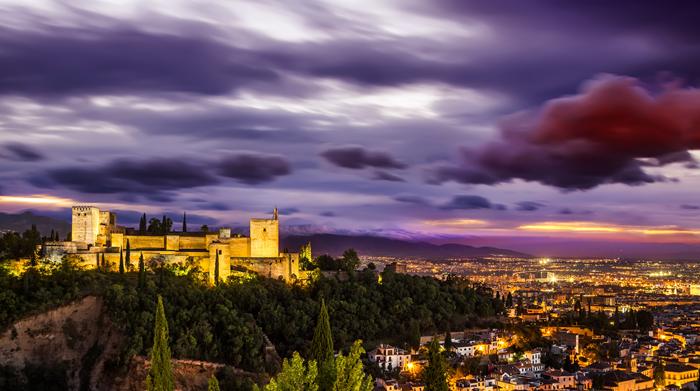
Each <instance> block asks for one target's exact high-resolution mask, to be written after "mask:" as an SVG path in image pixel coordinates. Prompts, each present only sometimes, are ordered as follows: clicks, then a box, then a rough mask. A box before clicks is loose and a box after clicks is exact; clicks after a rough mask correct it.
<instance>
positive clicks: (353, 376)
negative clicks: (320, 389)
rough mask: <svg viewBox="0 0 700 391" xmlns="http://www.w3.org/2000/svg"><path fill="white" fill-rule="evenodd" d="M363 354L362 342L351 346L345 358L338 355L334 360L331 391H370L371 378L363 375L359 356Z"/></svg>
mask: <svg viewBox="0 0 700 391" xmlns="http://www.w3.org/2000/svg"><path fill="white" fill-rule="evenodd" d="M364 352H365V350H364V349H363V348H362V341H360V340H357V341H355V343H353V344H352V347H351V348H350V352H349V353H348V355H347V356H344V355H343V354H339V355H338V357H336V359H335V374H336V376H335V382H334V384H333V391H371V390H372V389H373V388H374V384H373V383H372V376H369V375H365V373H364V370H363V367H362V361H361V360H360V356H361V355H362V354H363V353H364Z"/></svg>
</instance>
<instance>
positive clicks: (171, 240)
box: [165, 235, 180, 251]
mask: <svg viewBox="0 0 700 391" xmlns="http://www.w3.org/2000/svg"><path fill="white" fill-rule="evenodd" d="M165 249H166V250H170V251H177V250H179V249H180V236H178V235H165Z"/></svg>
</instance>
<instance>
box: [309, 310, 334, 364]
mask: <svg viewBox="0 0 700 391" xmlns="http://www.w3.org/2000/svg"><path fill="white" fill-rule="evenodd" d="M311 358H312V359H313V360H316V362H323V361H325V360H327V359H329V358H333V335H332V333H331V323H330V319H329V316H328V310H327V309H326V301H325V300H324V299H323V298H322V299H321V309H320V311H319V313H318V319H317V321H316V328H315V329H314V338H313V340H312V341H311Z"/></svg>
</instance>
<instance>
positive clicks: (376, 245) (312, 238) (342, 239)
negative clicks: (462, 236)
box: [281, 234, 530, 260]
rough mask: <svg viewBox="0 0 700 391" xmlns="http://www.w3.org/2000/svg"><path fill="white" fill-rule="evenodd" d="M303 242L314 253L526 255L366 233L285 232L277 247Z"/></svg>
mask: <svg viewBox="0 0 700 391" xmlns="http://www.w3.org/2000/svg"><path fill="white" fill-rule="evenodd" d="M307 242H311V250H312V251H313V253H314V254H316V255H318V254H330V255H333V256H338V255H340V254H342V253H343V251H345V250H347V249H348V248H354V249H355V250H356V251H357V252H358V253H359V254H360V255H371V256H386V257H397V258H425V259H436V260H440V259H446V258H471V257H485V256H495V255H502V256H516V257H529V256H530V255H528V254H524V253H520V252H517V251H512V250H505V249H502V248H495V247H473V246H467V245H463V244H432V243H427V242H414V241H406V240H399V239H390V238H384V237H378V236H368V235H364V236H354V235H337V234H314V235H303V236H287V237H284V238H282V243H281V247H282V248H288V249H289V250H291V251H296V250H297V249H298V248H299V247H301V245H303V244H305V243H307Z"/></svg>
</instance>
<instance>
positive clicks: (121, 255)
mask: <svg viewBox="0 0 700 391" xmlns="http://www.w3.org/2000/svg"><path fill="white" fill-rule="evenodd" d="M119 274H124V253H123V252H122V250H121V249H119Z"/></svg>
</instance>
